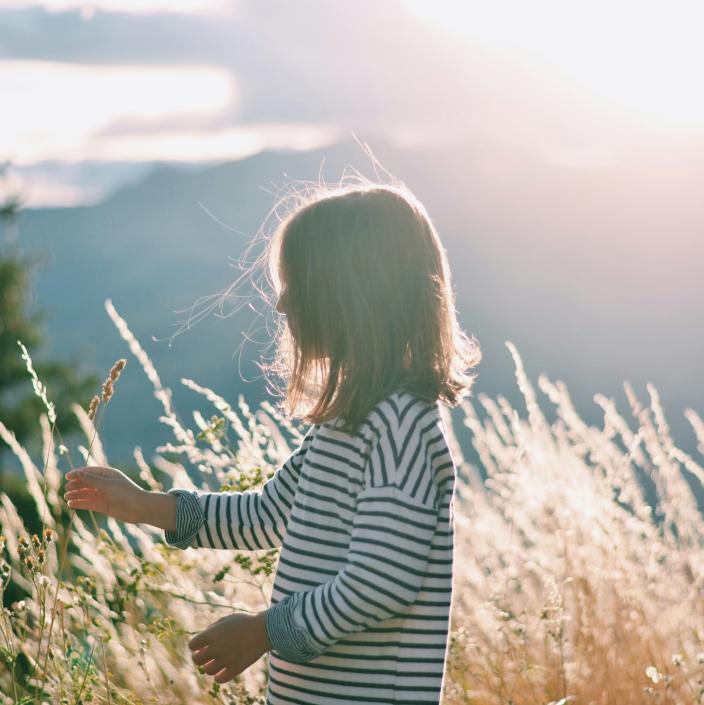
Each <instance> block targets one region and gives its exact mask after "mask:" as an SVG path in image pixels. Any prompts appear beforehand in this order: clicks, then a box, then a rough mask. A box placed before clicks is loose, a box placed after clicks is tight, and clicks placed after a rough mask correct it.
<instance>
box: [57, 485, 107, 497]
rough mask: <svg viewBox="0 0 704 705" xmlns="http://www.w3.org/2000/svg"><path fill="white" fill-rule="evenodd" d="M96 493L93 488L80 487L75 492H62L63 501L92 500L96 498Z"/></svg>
mask: <svg viewBox="0 0 704 705" xmlns="http://www.w3.org/2000/svg"><path fill="white" fill-rule="evenodd" d="M98 494H99V493H98V491H97V490H96V489H94V488H93V487H81V488H80V489H77V490H67V491H66V492H64V499H92V498H94V497H97V496H98Z"/></svg>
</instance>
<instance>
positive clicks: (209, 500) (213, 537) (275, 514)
mask: <svg viewBox="0 0 704 705" xmlns="http://www.w3.org/2000/svg"><path fill="white" fill-rule="evenodd" d="M315 429H316V426H315V425H312V426H311V427H310V428H309V429H308V431H307V432H306V434H305V436H304V437H303V439H302V441H301V443H300V445H299V446H298V448H297V449H296V450H295V451H294V452H293V453H292V454H291V456H290V457H289V458H288V460H286V462H285V463H284V464H283V465H282V467H281V468H279V469H278V470H277V471H276V472H275V473H274V475H273V477H271V478H270V479H269V480H268V481H267V482H266V483H265V484H264V486H263V487H262V489H261V490H256V491H255V490H248V491H246V492H193V491H190V490H185V489H182V488H178V487H174V488H172V489H170V490H169V494H174V495H176V530H175V531H173V532H170V531H165V532H164V541H165V542H166V543H167V544H169V545H170V546H173V547H175V548H181V549H186V548H189V547H195V548H221V549H222V548H230V549H239V550H245V551H255V550H259V549H272V548H278V547H280V546H281V545H282V543H283V540H284V535H285V532H286V524H287V523H288V518H289V516H290V514H291V509H292V508H293V498H294V495H295V492H296V485H297V484H298V477H299V473H300V471H301V467H302V466H303V461H304V458H305V454H306V452H307V450H308V448H309V447H310V444H311V442H312V440H313V438H314V436H315Z"/></svg>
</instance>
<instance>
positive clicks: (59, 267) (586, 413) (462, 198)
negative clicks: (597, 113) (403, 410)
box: [20, 138, 704, 464]
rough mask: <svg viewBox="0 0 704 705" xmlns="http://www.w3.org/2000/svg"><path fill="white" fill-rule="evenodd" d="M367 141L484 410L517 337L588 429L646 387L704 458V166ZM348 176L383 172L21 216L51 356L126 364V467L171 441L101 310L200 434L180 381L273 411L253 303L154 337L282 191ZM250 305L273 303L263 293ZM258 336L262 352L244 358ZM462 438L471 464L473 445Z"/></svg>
mask: <svg viewBox="0 0 704 705" xmlns="http://www.w3.org/2000/svg"><path fill="white" fill-rule="evenodd" d="M371 147H372V149H373V151H374V154H375V156H376V157H377V158H378V159H379V160H380V161H381V163H382V165H383V166H384V167H385V168H387V169H388V170H389V171H391V172H392V173H393V174H395V175H396V176H397V177H399V178H401V179H403V180H404V181H405V182H406V183H407V184H408V185H409V186H410V187H411V189H413V190H414V192H415V193H416V194H417V195H418V197H419V198H420V199H421V200H422V201H423V202H424V204H425V205H426V207H427V208H428V211H429V213H430V215H431V217H432V218H433V220H434V222H435V224H436V226H437V228H438V231H439V233H440V236H441V238H442V239H443V242H444V243H445V246H446V248H447V251H448V255H449V258H450V263H451V267H452V273H453V287H454V289H455V291H456V297H457V301H456V304H457V310H458V312H459V316H460V320H461V323H462V325H463V327H464V328H465V330H466V331H467V332H468V333H471V334H474V335H475V336H476V337H477V338H478V339H479V342H480V344H481V346H482V349H483V352H484V359H483V361H482V363H481V365H480V366H479V368H478V372H479V378H478V381H477V383H476V386H475V397H476V395H478V394H480V393H487V394H490V395H495V394H497V393H500V394H504V395H505V396H507V397H508V398H509V400H511V401H512V402H514V403H518V404H519V408H521V409H523V408H524V407H523V404H522V402H521V401H520V394H519V392H518V389H517V386H516V383H515V378H514V374H513V364H512V360H511V357H510V354H509V352H508V350H507V349H506V347H505V346H504V341H505V340H511V341H513V342H515V343H516V345H517V346H518V349H519V352H520V353H521V355H522V357H523V361H524V363H525V365H526V368H527V371H528V374H529V375H530V376H531V378H532V379H533V380H534V381H535V382H536V383H537V377H538V374H539V373H541V372H545V373H546V374H547V375H548V377H549V378H550V379H553V380H554V379H556V378H558V379H562V380H564V381H565V382H566V384H567V386H568V388H569V390H570V392H571V393H572V397H573V400H574V402H575V405H576V407H577V410H578V411H579V412H580V413H581V414H582V415H583V417H584V418H585V419H586V420H588V421H589V422H591V423H599V419H600V414H599V411H600V410H599V409H598V407H596V405H595V404H594V403H593V402H592V397H593V395H594V394H595V393H597V392H602V393H604V394H606V395H607V396H612V397H615V398H616V400H617V402H618V405H619V408H620V409H621V411H622V412H624V413H626V414H627V408H628V407H627V402H626V398H625V395H624V393H623V388H622V380H624V379H628V380H629V381H630V382H631V383H633V384H634V385H635V389H636V392H637V393H638V394H639V395H640V397H641V399H642V400H643V401H644V402H645V403H647V393H646V390H645V384H646V382H648V381H652V382H653V383H654V384H655V385H656V387H657V388H658V390H659V392H660V395H661V397H662V401H663V404H664V406H665V410H666V413H667V414H668V420H669V422H670V424H671V426H672V433H673V435H674V437H675V440H676V441H677V442H678V443H679V444H680V445H681V446H682V447H684V448H685V449H687V450H689V451H690V452H693V451H694V449H695V441H694V436H693V433H692V431H691V429H690V428H689V425H688V423H687V422H686V420H685V419H684V417H683V415H682V411H683V409H684V408H685V407H687V406H691V407H693V408H694V409H695V410H696V411H697V412H698V413H700V414H704V388H703V387H702V382H701V380H702V374H701V373H702V369H701V368H702V360H703V359H704V327H703V326H702V305H703V303H704V279H703V278H702V276H701V269H702V261H703V258H702V254H704V245H703V244H702V232H703V230H702V226H703V225H704V213H703V212H702V210H701V205H700V201H701V199H700V193H698V188H697V185H698V184H701V183H702V173H701V172H702V169H703V165H704V159H702V158H698V159H696V160H693V159H691V157H690V159H685V158H684V157H685V155H681V156H682V159H676V158H673V156H672V154H671V153H669V154H666V155H664V156H662V155H661V156H657V155H655V156H654V155H650V156H646V155H643V154H640V155H639V156H638V158H637V159H635V158H634V159H633V160H628V161H624V162H622V163H619V164H614V165H611V166H608V167H599V168H569V167H563V166H557V165H551V164H547V163H545V162H543V161H541V160H539V159H537V158H536V157H534V156H533V155H531V154H529V153H526V152H523V151H520V150H519V149H517V148H516V147H514V146H512V145H509V144H501V143H498V142H497V143H492V142H489V141H487V140H486V139H484V138H482V139H481V140H477V141H476V142H471V141H468V142H466V143H463V144H456V145H453V146H452V147H451V148H450V147H437V146H435V147H427V148H424V149H407V150H400V149H398V148H394V147H391V146H390V145H388V144H384V143H382V142H380V141H376V142H374V143H372V144H371ZM693 165H696V166H693ZM345 167H348V172H349V167H355V168H356V169H358V170H359V171H360V172H362V173H363V174H365V175H367V176H373V174H374V171H373V168H372V165H371V163H370V161H369V159H368V157H367V156H366V155H365V154H364V153H363V151H362V149H361V148H360V147H359V146H358V145H357V144H356V143H355V142H354V141H353V140H349V141H347V142H344V143H341V144H338V145H335V146H333V147H328V148H324V149H320V150H316V151H311V152H262V153H260V154H257V155H255V156H252V157H249V158H246V159H243V160H240V161H236V162H227V163H223V164H220V165H217V166H209V167H206V168H203V169H202V170H197V169H193V168H192V167H190V166H189V167H188V168H183V169H181V168H178V167H174V166H168V167H159V168H156V169H155V170H153V171H151V172H150V173H148V174H147V175H146V176H144V178H142V179H141V180H139V181H138V182H134V183H131V184H130V185H127V186H125V187H123V188H121V189H119V190H118V191H117V192H115V193H113V194H112V195H111V196H110V197H108V198H106V199H105V200H104V201H102V202H100V203H99V204H97V205H93V206H89V207H76V208H42V209H32V210H26V211H24V212H23V214H22V217H21V220H20V228H21V236H20V241H21V245H22V247H23V249H25V250H28V251H36V250H44V251H46V252H47V253H48V255H49V265H48V266H47V267H46V268H45V269H44V270H43V271H41V273H40V275H39V276H38V277H37V280H36V284H35V288H34V293H35V300H36V304H37V305H38V306H40V307H42V308H46V309H48V310H49V312H50V314H51V318H50V321H49V331H48V335H49V338H50V339H51V340H52V343H53V354H56V355H59V356H68V355H72V354H76V353H78V354H79V356H80V357H81V359H83V360H85V364H86V367H89V368H91V369H95V370H96V371H97V372H98V373H99V374H100V375H101V376H102V375H104V374H106V373H107V371H108V370H109V368H110V366H111V365H112V363H113V362H114V361H115V360H116V359H118V358H119V357H127V358H128V367H127V369H126V371H125V373H123V377H122V378H121V379H120V381H119V384H118V387H117V389H116V392H115V396H114V397H113V399H112V400H111V402H110V408H109V411H108V413H107V415H106V417H105V425H104V427H103V429H104V437H105V442H106V449H107V452H108V456H109V458H110V459H111V462H112V463H113V464H119V463H120V462H121V461H123V460H124V459H125V458H130V457H131V451H132V448H133V447H134V446H137V445H138V446H141V447H142V449H143V451H144V453H145V456H146V457H147V458H149V457H151V454H152V452H153V449H154V447H155V446H156V445H158V444H160V443H162V442H164V441H166V440H171V436H170V433H169V430H168V429H167V428H166V427H165V426H164V425H163V424H161V423H159V421H158V416H159V415H160V414H161V412H162V410H161V406H160V404H159V403H158V402H157V401H156V400H155V399H154V398H153V396H152V395H151V391H150V390H151V385H150V384H149V383H148V381H147V380H146V378H145V376H144V374H143V373H142V371H141V369H139V366H138V363H137V362H136V360H135V359H134V358H133V357H132V355H131V353H130V352H129V350H128V349H127V346H126V344H125V343H124V342H123V341H122V340H121V338H120V337H119V335H118V333H117V330H116V329H115V327H114V326H113V324H112V322H111V321H110V319H109V317H108V315H107V313H106V312H105V309H104V301H105V299H108V298H109V299H111V300H112V302H113V304H114V305H115V307H116V308H117V310H118V312H119V313H120V314H121V315H122V316H123V317H125V319H126V320H127V323H128V325H129V327H130V329H131V330H132V332H133V333H134V334H135V335H136V336H137V338H138V339H139V340H140V341H141V343H142V345H143V346H144V347H145V349H146V350H147V352H148V354H149V355H150V357H151V358H152V360H153V361H154V363H155V366H156V369H157V371H158V372H159V374H160V375H161V378H162V381H163V382H164V384H165V385H166V386H168V387H170V388H171V389H172V390H173V392H174V399H175V404H176V408H177V410H178V411H179V413H180V414H181V415H182V416H183V417H185V419H186V421H188V420H190V419H191V418H192V417H191V416H190V413H191V409H192V408H193V406H194V405H196V404H197V408H199V409H200V410H201V411H202V412H203V413H204V414H206V415H207V416H209V415H210V413H212V410H211V407H209V405H208V404H207V402H204V401H203V402H201V401H200V398H199V397H197V395H195V394H194V393H192V392H191V391H190V390H188V389H185V388H184V387H183V386H182V385H181V384H180V381H179V380H180V379H181V377H190V378H193V379H195V380H196V381H197V382H199V383H200V384H203V385H206V386H210V387H212V388H214V389H215V390H216V391H218V392H219V393H221V394H223V395H224V396H226V397H227V398H228V399H230V400H231V402H232V403H233V404H236V402H237V395H238V394H239V393H243V394H244V396H245V398H246V400H247V401H248V403H249V404H250V405H251V406H253V407H256V406H257V405H258V403H259V402H260V401H261V400H263V399H265V398H268V399H269V400H270V401H273V399H272V397H270V396H268V395H267V394H266V392H265V389H264V383H263V380H262V379H261V374H260V372H259V370H258V369H257V368H256V366H255V364H254V361H255V360H256V359H258V357H259V356H260V354H262V353H264V354H266V355H270V354H271V348H270V347H267V346H269V345H270V332H267V329H266V324H267V322H268V323H269V326H270V330H271V323H272V320H273V319H272V317H271V315H270V314H269V315H268V316H266V315H265V316H264V317H262V316H257V315H256V314H255V312H254V311H252V309H251V308H249V307H246V306H245V307H244V308H242V309H241V310H240V311H238V312H237V313H236V314H234V315H232V316H231V317H229V318H226V319H224V320H219V319H216V318H215V317H214V316H212V315H211V316H210V317H209V318H208V319H206V320H204V321H203V322H202V323H199V324H197V325H196V326H195V327H193V328H192V329H191V330H189V331H187V332H185V333H183V334H182V335H179V336H178V337H177V338H176V339H175V340H174V342H173V346H172V347H168V344H167V343H166V342H161V343H157V342H154V341H152V340H151V336H156V337H158V338H168V337H169V336H170V335H171V334H172V333H173V332H174V331H175V327H174V326H175V324H176V323H177V322H178V321H179V320H183V319H184V318H185V315H186V314H185V313H180V314H176V313H174V311H175V310H176V309H185V308H186V307H189V306H191V305H192V304H193V303H195V301H196V300H197V299H198V298H199V297H204V296H209V295H212V294H216V293H218V292H220V291H221V290H223V289H224V288H225V287H226V286H227V285H228V284H229V283H230V282H231V281H232V280H233V279H234V277H235V276H237V275H238V270H237V269H233V267H232V266H231V264H230V261H229V259H228V258H231V259H232V260H234V261H236V260H237V259H238V258H239V257H240V256H241V255H242V254H243V252H244V250H245V247H246V246H247V244H248V243H249V240H250V238H251V237H252V236H253V235H254V233H255V232H256V231H257V229H258V228H259V227H260V225H261V224H262V221H263V220H264V218H265V217H266V215H267V213H268V212H269V210H270V209H271V208H272V206H273V205H274V194H275V193H276V192H277V189H280V188H281V187H283V186H285V185H286V184H287V183H289V182H290V180H291V179H296V180H298V179H305V180H308V181H317V180H318V177H319V174H320V173H321V170H322V174H323V176H324V178H325V180H326V181H327V182H328V183H331V182H335V181H336V180H338V179H339V178H340V176H341V175H342V173H343V169H345ZM199 203H202V204H203V206H204V207H205V209H207V211H209V212H210V213H212V214H213V216H215V218H217V219H218V220H220V221H222V222H223V223H225V224H227V226H228V227H229V228H233V229H235V230H236V231H238V232H233V231H232V230H230V229H228V227H224V226H223V225H221V224H219V223H217V222H216V221H215V220H214V219H213V218H212V217H211V216H210V215H208V213H206V211H205V210H204V209H203V208H201V206H200V205H199ZM260 249H261V248H260ZM260 249H259V250H257V251H256V253H258V252H259V251H260ZM251 294H252V297H255V296H256V293H255V292H254V290H253V289H252V292H251ZM231 305H232V304H231ZM252 305H253V306H254V307H255V308H257V309H259V310H260V311H261V310H262V309H263V305H262V303H261V302H257V301H256V298H253V299H252ZM229 310H230V308H226V309H225V313H227V311H229ZM244 331H249V335H250V337H253V338H254V339H255V340H256V341H258V342H248V343H246V344H245V345H244V347H243V348H242V350H241V356H240V355H239V354H237V355H236V356H235V353H236V351H238V352H239V350H238V349H239V346H240V345H241V344H242V341H243V335H244V333H243V332H244ZM267 351H268V352H267ZM242 378H244V380H243V379H242ZM50 391H51V390H49V392H50ZM539 394H540V396H541V397H542V396H543V395H542V393H539ZM545 406H546V408H549V407H550V405H549V404H548V403H546V404H545ZM457 414H458V416H457V417H456V418H458V419H459V418H461V412H459V410H458V411H457ZM627 415H628V414H627ZM463 430H464V431H466V429H461V428H460V427H459V426H458V431H460V433H461V434H462V431H463ZM462 438H463V445H464V446H465V451H466V452H468V453H469V452H470V451H471V448H470V439H469V437H468V434H466V433H464V434H462Z"/></svg>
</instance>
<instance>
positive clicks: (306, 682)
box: [66, 182, 481, 705]
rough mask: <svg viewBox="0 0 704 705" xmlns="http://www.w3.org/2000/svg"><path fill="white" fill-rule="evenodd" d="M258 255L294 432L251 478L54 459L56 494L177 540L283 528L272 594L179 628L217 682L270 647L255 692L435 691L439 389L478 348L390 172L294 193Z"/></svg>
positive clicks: (438, 258) (447, 563) (398, 695)
mask: <svg viewBox="0 0 704 705" xmlns="http://www.w3.org/2000/svg"><path fill="white" fill-rule="evenodd" d="M268 254H269V256H268V264H269V266H270V272H271V274H272V278H273V280H274V285H275V288H276V291H277V292H278V293H279V301H278V303H277V306H276V310H277V311H278V312H279V313H282V314H284V315H285V316H286V324H287V325H286V326H285V329H284V335H283V338H282V340H281V341H280V345H279V346H278V350H277V351H278V353H279V359H278V364H279V366H280V368H279V369H280V370H281V371H282V372H283V374H284V375H285V378H286V379H287V381H288V387H287V390H286V402H287V405H288V409H289V413H290V414H291V415H292V416H295V415H299V416H300V413H299V411H298V410H299V408H300V406H302V405H304V404H305V403H308V406H305V410H306V412H307V413H305V414H304V415H303V418H305V420H306V421H307V422H308V423H310V424H311V425H310V427H309V428H308V430H307V432H306V434H305V436H304V438H303V440H302V442H301V443H300V445H299V447H298V448H297V449H296V450H295V452H294V453H293V454H292V455H291V456H290V457H289V458H288V460H287V461H286V462H285V463H284V464H283V466H282V467H281V468H279V469H278V470H277V472H276V473H275V474H274V476H273V477H272V478H271V479H270V480H269V481H268V482H267V483H266V484H265V485H264V487H263V488H262V490H261V491H260V492H254V491H247V492H191V491H189V490H185V489H181V488H172V489H170V490H169V491H168V492H166V493H163V492H146V491H144V490H141V489H140V488H138V487H137V486H136V485H134V484H133V483H132V482H131V481H130V480H128V479H127V478H126V476H124V475H123V474H122V473H120V471H118V470H115V469H113V468H95V467H89V468H81V469H80V470H79V471H71V472H69V473H68V475H67V477H68V478H69V483H68V485H67V490H68V491H67V493H66V498H67V499H68V501H69V506H71V507H75V508H83V509H93V510H97V511H104V512H106V513H110V514H111V515H112V516H115V517H116V518H118V519H122V520H124V521H134V522H145V523H149V524H152V525H154V526H158V527H161V528H163V529H164V530H165V541H166V542H167V543H168V544H169V545H172V546H175V547H178V548H181V549H185V548H187V547H194V548H212V549H236V550H247V551H252V550H258V549H271V548H276V547H281V553H280V557H279V563H278V567H277V572H276V576H275V581H274V585H273V593H272V598H271V607H270V608H268V609H267V610H264V611H262V612H260V613H259V614H256V615H254V616H252V615H248V614H244V613H239V614H238V613H235V614H232V615H228V616H227V617H225V618H224V619H221V620H219V621H218V622H215V623H214V624H213V625H211V626H210V627H209V628H208V629H206V630H205V631H203V632H201V633H200V634H198V635H196V636H195V637H194V638H193V639H191V641H190V642H189V646H190V648H191V649H192V651H193V654H192V657H193V661H194V663H196V664H198V665H204V667H205V671H206V673H208V674H210V675H213V676H214V677H215V680H216V681H218V682H221V683H223V682H226V681H228V680H231V679H232V678H234V677H235V676H236V675H238V674H239V673H241V672H242V671H243V670H244V669H246V668H247V667H248V666H249V665H251V664H252V663H254V662H255V661H256V660H257V659H258V658H260V657H261V656H262V655H263V654H264V653H266V652H267V651H270V657H269V686H268V692H267V703H268V704H269V705H279V704H282V705H283V704H284V703H299V704H306V705H314V704H320V705H322V704H325V705H332V704H333V703H335V704H337V703H340V702H343V703H374V704H377V705H378V704H380V703H434V704H437V703H439V701H440V697H441V691H442V686H443V677H444V667H445V658H446V655H447V644H448V626H449V616H450V607H451V601H452V577H453V538H454V537H453V531H454V526H453V512H452V507H453V492H454V482H455V471H456V469H455V466H454V463H453V459H452V456H451V454H450V450H449V447H448V443H447V438H446V430H445V427H444V425H443V420H442V417H441V415H440V408H439V404H440V402H444V403H446V404H448V405H451V406H454V405H456V404H457V403H458V402H459V400H460V399H461V398H462V397H463V396H465V395H466V394H467V393H469V391H470V388H471V385H472V382H473V380H474V377H475V375H470V374H467V370H468V369H469V368H471V367H473V366H475V365H476V364H477V363H478V362H479V360H480V357H481V353H480V350H479V347H478V345H477V343H476V341H475V340H474V339H473V338H471V339H469V338H467V336H466V335H465V334H464V333H463V331H462V330H461V329H460V327H459V325H458V322H457V320H456V317H455V309H454V295H453V292H452V287H451V282H450V270H449V266H448V263H447V257H446V253H445V250H444V248H443V246H442V243H441V242H440V239H439V237H438V235H437V233H436V231H435V229H434V227H433V225H432V223H431V221H430V219H429V217H428V215H427V213H426V211H425V209H424V207H423V205H422V204H421V203H420V202H419V201H418V200H417V199H416V198H415V197H414V196H413V195H412V194H411V193H410V192H409V190H408V189H407V188H406V187H405V186H403V185H378V184H372V183H368V182H365V183H363V184H359V185H355V186H354V187H350V186H346V187H338V188H337V189H334V190H332V189H326V190H320V191H318V192H315V193H313V194H312V195H310V194H309V195H308V196H307V197H306V199H305V200H304V202H303V203H301V204H300V205H299V207H298V208H296V209H295V210H294V211H293V212H292V213H291V214H290V215H289V216H288V217H287V218H286V219H284V220H283V221H282V223H281V224H280V226H279V227H278V229H277V230H276V232H275V234H274V236H273V238H272V239H271V249H270V250H269V253H268ZM311 405H312V406H311ZM108 510H109V511H108Z"/></svg>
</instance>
